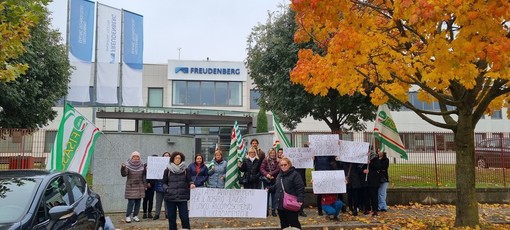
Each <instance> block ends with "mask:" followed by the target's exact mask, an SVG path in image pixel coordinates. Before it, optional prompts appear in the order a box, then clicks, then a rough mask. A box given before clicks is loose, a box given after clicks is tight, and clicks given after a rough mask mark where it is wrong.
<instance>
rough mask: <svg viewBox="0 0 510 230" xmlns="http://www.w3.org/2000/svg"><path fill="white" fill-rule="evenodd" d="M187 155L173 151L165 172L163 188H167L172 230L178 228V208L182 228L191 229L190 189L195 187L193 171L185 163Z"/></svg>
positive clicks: (167, 208)
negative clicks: (189, 211)
mask: <svg viewBox="0 0 510 230" xmlns="http://www.w3.org/2000/svg"><path fill="white" fill-rule="evenodd" d="M184 160H185V157H184V154H182V153H181V152H173V153H172V156H171V157H170V164H168V167H167V168H166V169H165V172H164V174H163V188H164V190H165V203H166V212H167V213H168V224H169V229H170V230H176V229H177V209H179V218H180V219H181V225H182V228H187V229H190V223H189V213H188V200H189V197H190V189H193V188H195V184H194V183H193V180H191V173H190V172H189V171H188V168H187V167H186V164H185V163H184Z"/></svg>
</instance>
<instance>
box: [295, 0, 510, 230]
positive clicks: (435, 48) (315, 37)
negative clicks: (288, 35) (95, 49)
mask: <svg viewBox="0 0 510 230" xmlns="http://www.w3.org/2000/svg"><path fill="white" fill-rule="evenodd" d="M291 7H292V8H293V9H294V10H295V11H296V12H297V13H296V17H295V20H296V22H297V23H298V24H299V27H298V28H299V29H298V31H297V32H296V33H295V37H294V39H295V40H296V42H309V41H310V40H311V41H313V42H314V43H316V44H318V45H319V46H321V47H323V48H324V49H326V50H327V54H326V55H323V54H322V55H320V54H317V53H315V52H314V51H313V50H311V49H301V50H300V51H299V61H298V64H297V66H296V68H294V69H293V70H292V73H291V78H292V80H293V81H294V82H296V83H299V84H302V85H303V86H304V87H305V89H306V90H307V91H308V92H311V93H314V94H319V95H326V94H327V93H328V92H329V90H331V89H335V90H337V91H338V93H339V94H340V95H352V94H353V93H355V92H360V93H364V90H365V88H364V87H363V84H362V83H363V82H367V81H368V82H370V83H372V84H374V86H375V89H374V90H373V92H372V94H371V95H370V96H371V98H372V103H373V104H375V105H379V104H382V103H385V102H386V101H387V100H388V99H394V100H396V101H399V102H400V103H401V105H402V106H405V107H407V108H409V109H410V110H412V111H414V112H415V113H416V114H417V115H418V116H420V117H421V118H422V119H423V120H425V121H427V122H428V123H430V124H432V125H434V126H437V127H440V128H444V129H449V130H451V131H453V133H454V136H455V137H454V140H455V151H456V159H457V162H456V167H455V172H456V186H457V199H456V218H455V225H456V226H475V225H477V224H478V223H479V214H478V203H477V197H476V190H475V167H474V166H475V162H474V157H473V156H474V130H475V127H476V124H477V123H478V121H479V119H480V118H481V117H482V116H483V115H484V114H491V113H492V112H494V111H495V110H499V109H501V108H502V107H508V99H509V96H510V94H509V92H510V88H509V79H510V74H509V64H510V39H509V37H510V33H509V28H508V19H509V18H510V7H509V2H508V1H467V0H466V1H459V0H456V1H424V0H416V1H413V0H396V1H381V0H372V1H356V0H328V1H324V0H322V1H321V0H294V1H293V2H292V5H291ZM412 86H413V87H418V88H419V92H418V98H419V99H420V100H422V101H425V102H428V103H431V102H437V103H438V104H439V106H440V110H439V111H428V110H422V109H420V108H415V107H413V105H412V104H410V103H409V102H408V96H407V93H408V92H409V90H410V88H411V87H412ZM436 117H437V118H439V119H435V118H436Z"/></svg>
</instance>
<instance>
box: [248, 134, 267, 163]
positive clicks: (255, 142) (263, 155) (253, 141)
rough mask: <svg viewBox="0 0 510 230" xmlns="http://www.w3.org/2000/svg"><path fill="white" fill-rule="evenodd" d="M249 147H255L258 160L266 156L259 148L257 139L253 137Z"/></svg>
mask: <svg viewBox="0 0 510 230" xmlns="http://www.w3.org/2000/svg"><path fill="white" fill-rule="evenodd" d="M250 145H251V148H253V149H255V152H256V153H257V157H258V159H259V160H260V161H263V160H264V158H266V153H265V152H264V151H262V149H260V148H259V140H257V139H255V138H253V139H251V141H250Z"/></svg>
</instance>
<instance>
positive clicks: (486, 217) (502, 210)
mask: <svg viewBox="0 0 510 230" xmlns="http://www.w3.org/2000/svg"><path fill="white" fill-rule="evenodd" d="M479 207H480V209H479V215H480V225H479V226H477V227H475V228H455V227H454V223H455V206H454V205H444V204H439V205H424V204H419V203H411V204H409V205H395V206H390V207H389V209H388V212H379V216H377V217H373V216H371V215H366V216H365V215H363V214H362V213H360V214H359V215H358V216H352V215H350V213H342V214H341V215H340V221H337V220H330V219H329V218H328V217H327V216H326V215H325V216H318V215H317V210H316V209H315V208H309V209H305V210H306V212H307V213H308V217H306V218H300V222H301V225H302V226H317V229H323V230H330V229H331V230H333V229H343V228H346V229H360V230H362V229H376V230H386V229H402V230H407V229H409V230H415V229H417V230H420V229H423V230H429V229H431V230H432V229H441V230H451V229H456V230H474V229H483V230H486V229H487V230H500V229H508V230H510V204H480V205H479ZM120 218H122V217H119V220H120ZM179 222H180V221H179V220H178V226H180V223H179ZM279 224H280V222H279V218H278V217H271V216H270V217H268V218H266V219H253V218H191V227H192V228H193V229H207V228H250V227H251V228H258V227H269V226H273V227H279ZM114 225H115V227H117V229H151V230H154V229H167V228H168V222H167V221H144V222H140V223H136V224H134V223H129V224H128V223H124V222H123V221H115V222H114ZM356 225H362V226H363V225H365V226H369V227H365V228H355V227H356Z"/></svg>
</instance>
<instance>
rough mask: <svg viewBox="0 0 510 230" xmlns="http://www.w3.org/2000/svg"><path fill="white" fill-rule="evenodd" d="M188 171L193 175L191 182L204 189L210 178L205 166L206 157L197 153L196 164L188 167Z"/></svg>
mask: <svg viewBox="0 0 510 230" xmlns="http://www.w3.org/2000/svg"><path fill="white" fill-rule="evenodd" d="M188 170H189V172H190V174H191V180H193V183H195V186H197V187H204V186H205V182H206V181H207V178H209V172H208V171H209V170H208V169H207V166H206V165H205V164H204V157H203V156H202V154H200V153H197V154H196V155H195V162H193V163H191V164H190V165H189V166H188Z"/></svg>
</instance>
